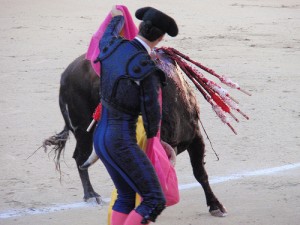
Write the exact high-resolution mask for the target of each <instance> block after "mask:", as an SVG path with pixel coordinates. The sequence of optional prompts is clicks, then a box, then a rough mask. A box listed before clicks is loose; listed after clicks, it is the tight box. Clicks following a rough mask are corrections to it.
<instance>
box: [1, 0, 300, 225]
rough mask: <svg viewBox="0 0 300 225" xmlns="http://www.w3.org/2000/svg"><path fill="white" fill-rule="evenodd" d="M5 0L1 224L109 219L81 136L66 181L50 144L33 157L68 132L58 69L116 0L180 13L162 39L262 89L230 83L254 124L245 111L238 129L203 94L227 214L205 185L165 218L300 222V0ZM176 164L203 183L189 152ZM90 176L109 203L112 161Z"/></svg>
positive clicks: (187, 192) (181, 173) (214, 173)
mask: <svg viewBox="0 0 300 225" xmlns="http://www.w3.org/2000/svg"><path fill="white" fill-rule="evenodd" d="M0 3H1V9H0V25H1V33H0V59H1V60H0V77H1V82H0V96H1V98H0V115H1V117H0V118H1V119H0V127H1V130H0V155H1V157H0V165H1V166H0V168H1V173H0V199H1V200H0V203H1V204H0V224H17V225H23V224H24V225H25V224H44V225H61V224H64V225H65V224H89V225H91V224H98V225H100V224H101V225H104V224H106V216H107V204H106V203H104V204H103V205H102V206H95V205H94V204H93V203H82V197H83V191H82V187H81V183H80V180H79V176H78V173H77V170H76V165H75V161H74V160H73V159H72V154H73V149H74V144H75V141H74V137H73V136H71V137H70V140H69V141H68V144H67V148H66V151H65V154H64V163H62V172H63V174H62V180H61V182H60V180H59V177H60V176H59V173H57V172H56V171H55V166H54V163H53V161H52V159H53V155H52V154H50V155H49V156H48V154H45V153H44V152H43V151H42V150H40V151H38V152H36V153H35V154H34V155H33V156H32V157H30V158H29V159H27V158H28V157H29V156H30V155H31V154H32V153H33V152H34V151H35V150H36V149H37V148H38V147H39V146H40V145H41V143H42V141H43V140H44V138H47V137H49V136H51V135H53V134H54V133H55V132H59V131H60V130H61V129H62V128H63V119H62V117H61V114H60V111H59V107H58V89H59V80H60V74H61V73H62V72H63V70H64V69H65V68H66V67H67V65H68V64H69V63H70V62H71V61H72V60H73V59H74V58H76V57H77V56H79V55H80V54H82V53H84V52H86V50H87V47H88V44H89V41H90V38H91V36H92V34H93V33H94V32H95V31H96V30H97V28H98V26H99V24H100V23H101V21H102V20H103V19H104V18H105V16H106V15H107V13H108V12H109V10H110V9H111V6H112V5H113V4H117V3H121V4H125V5H126V6H127V7H128V8H129V10H130V11H131V12H132V13H134V11H135V10H136V9H137V8H139V7H142V6H148V5H150V6H153V7H157V8H159V9H161V10H162V11H165V12H167V13H168V14H170V15H171V16H173V17H174V18H175V19H176V21H177V23H178V26H179V30H180V33H179V35H178V37H176V38H170V37H166V38H165V41H164V42H163V43H162V45H164V46H172V47H174V48H176V49H178V50H180V51H182V52H184V53H186V54H188V55H189V56H190V57H192V58H193V59H195V60H197V61H200V62H201V63H203V64H205V65H207V66H209V67H211V68H213V69H215V70H216V71H217V72H219V73H221V74H226V75H227V76H228V77H230V78H232V79H233V80H235V81H238V83H239V84H240V86H241V87H243V88H244V89H245V90H248V91H249V92H250V93H251V94H252V96H251V97H249V96H247V95H244V94H242V93H240V92H238V91H236V90H230V93H231V94H232V95H233V96H234V97H235V98H236V99H238V100H239V101H240V107H241V109H242V110H243V111H244V112H245V113H247V114H248V115H249V117H250V120H249V121H246V120H244V119H243V118H242V117H239V116H238V117H239V118H240V119H241V122H240V123H238V124H237V123H234V122H232V124H233V126H234V127H235V128H236V130H237V132H238V135H234V134H233V133H232V132H231V131H230V129H229V128H228V127H227V126H225V125H224V124H222V123H221V121H220V120H219V119H218V118H217V117H216V116H215V114H214V112H213V111H212V110H211V107H210V106H209V104H208V103H207V102H205V101H204V99H203V97H202V96H200V95H199V94H198V101H199V104H200V105H201V120H202V121H203V123H204V126H205V129H206V131H207V132H208V134H209V137H210V139H211V141H212V142H213V145H214V148H215V150H216V151H217V153H218V154H219V157H220V160H219V161H217V160H216V157H215V156H214V153H213V151H212V149H211V148H210V147H209V142H208V140H207V139H206V140H205V142H206V145H207V154H206V162H207V164H206V168H207V171H208V174H209V176H210V180H211V182H212V185H211V186H212V188H213V190H214V192H215V194H216V195H217V196H218V198H219V200H220V201H221V202H222V203H223V204H224V206H225V207H226V208H227V210H228V216H227V217H224V218H215V217H212V216H211V215H210V214H209V212H208V208H207V207H206V203H205V197H204V193H203V190H202V188H201V187H199V186H196V187H193V186H189V188H187V189H184V190H181V201H180V203H179V204H177V205H176V206H173V207H170V208H168V209H167V210H166V211H165V212H163V214H162V215H161V216H160V217H159V218H158V221H157V224H161V225H169V224H176V225H186V224H188V225H198V224H214V225H215V224H222V225H229V224H230V225H232V224H243V225H244V224H261V225H275V224H280V225H281V224H285V225H286V224H289V225H296V224H299V220H300V213H299V212H300V180H299V176H300V165H299V163H300V153H299V149H300V101H299V97H300V91H299V85H300V72H299V71H300V63H299V62H300V3H299V1H297V0H277V1H271V0H260V1H258V0H242V1H235V0H223V1H217V0H210V1H208V0H204V1H195V0H194V1H193V0H186V1H180V0H172V1H171V0H165V1H157V0H153V1H133V0H129V1H114V0H113V1H108V0H102V1H96V0H85V1H70V0H64V1H58V0H52V1H46V0H39V1H38V0H31V1H30V0H0ZM136 22H137V21H136ZM177 161H178V163H177V165H176V170H177V173H178V179H179V183H180V185H183V184H194V183H195V182H196V181H195V178H194V177H193V174H192V170H191V166H190V163H189V157H188V154H187V152H184V153H182V154H181V155H179V156H178V158H177ZM267 169H268V170H267ZM90 174H91V181H92V183H93V185H94V188H95V190H96V191H97V192H98V193H99V194H101V196H102V197H103V199H107V198H109V196H110V192H111V190H112V183H111V180H110V178H109V176H108V175H107V173H106V171H105V169H104V168H103V165H102V164H101V163H97V165H95V166H94V167H92V168H91V170H90ZM233 174H236V175H233ZM77 203H78V208H75V207H76V204H77ZM55 207H57V208H55ZM62 208H65V209H62ZM55 209H57V210H55ZM58 209H61V210H58ZM11 210H13V211H11ZM51 210H52V211H54V212H52V211H51ZM9 211H10V212H11V213H10V214H9V213H8V212H9Z"/></svg>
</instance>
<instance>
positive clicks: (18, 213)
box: [0, 162, 300, 219]
mask: <svg viewBox="0 0 300 225" xmlns="http://www.w3.org/2000/svg"><path fill="white" fill-rule="evenodd" d="M299 167H300V162H299V163H294V164H288V165H284V166H279V167H272V168H267V169H261V170H254V171H248V172H240V173H235V174H231V175H229V176H222V177H215V178H212V179H210V180H209V182H210V184H218V183H223V182H226V181H231V180H239V179H244V178H247V177H255V176H267V175H270V174H274V173H278V172H283V171H287V170H291V169H296V168H299ZM199 185H200V184H199V183H190V184H182V185H179V189H180V190H186V189H192V188H195V187H198V186H199ZM102 201H104V202H106V203H107V202H109V201H110V198H104V199H102ZM97 206H99V205H98V204H96V203H90V202H89V203H86V202H77V203H71V204H56V205H53V206H49V207H44V208H29V209H20V210H14V209H12V210H7V211H2V212H0V219H8V218H11V217H18V216H26V215H36V214H47V213H52V212H57V211H62V210H70V209H78V208H87V207H97Z"/></svg>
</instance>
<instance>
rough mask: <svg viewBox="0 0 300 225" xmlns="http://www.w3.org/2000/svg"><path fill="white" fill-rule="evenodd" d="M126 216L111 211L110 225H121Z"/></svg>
mask: <svg viewBox="0 0 300 225" xmlns="http://www.w3.org/2000/svg"><path fill="white" fill-rule="evenodd" d="M127 217H128V214H125V213H120V212H117V211H114V210H112V214H111V220H110V225H122V224H124V222H125V220H126V219H127Z"/></svg>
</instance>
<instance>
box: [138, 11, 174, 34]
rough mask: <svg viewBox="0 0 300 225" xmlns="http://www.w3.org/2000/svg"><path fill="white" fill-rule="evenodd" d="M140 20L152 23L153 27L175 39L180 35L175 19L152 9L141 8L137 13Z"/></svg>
mask: <svg viewBox="0 0 300 225" xmlns="http://www.w3.org/2000/svg"><path fill="white" fill-rule="evenodd" d="M135 17H136V18H137V19H139V20H143V21H144V22H146V21H151V23H152V25H153V26H155V27H157V28H159V29H160V30H162V31H163V32H165V33H167V34H168V35H170V36H172V37H175V36H176V35H177V34H178V27H177V24H176V22H175V20H174V19H173V18H171V17H170V16H168V15H166V14H165V13H163V12H161V11H159V10H157V9H154V8H152V7H144V8H140V9H138V10H137V11H136V12H135Z"/></svg>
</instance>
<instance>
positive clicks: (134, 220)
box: [124, 210, 149, 225]
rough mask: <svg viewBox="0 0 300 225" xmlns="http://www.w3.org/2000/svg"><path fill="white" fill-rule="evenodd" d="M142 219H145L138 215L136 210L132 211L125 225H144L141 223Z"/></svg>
mask: <svg viewBox="0 0 300 225" xmlns="http://www.w3.org/2000/svg"><path fill="white" fill-rule="evenodd" d="M142 219H143V217H142V216H141V215H140V214H138V213H137V212H136V211H135V210H132V211H131V212H130V213H129V215H128V217H127V219H126V221H125V223H124V225H138V224H142V223H141V222H142ZM148 224H149V223H148Z"/></svg>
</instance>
